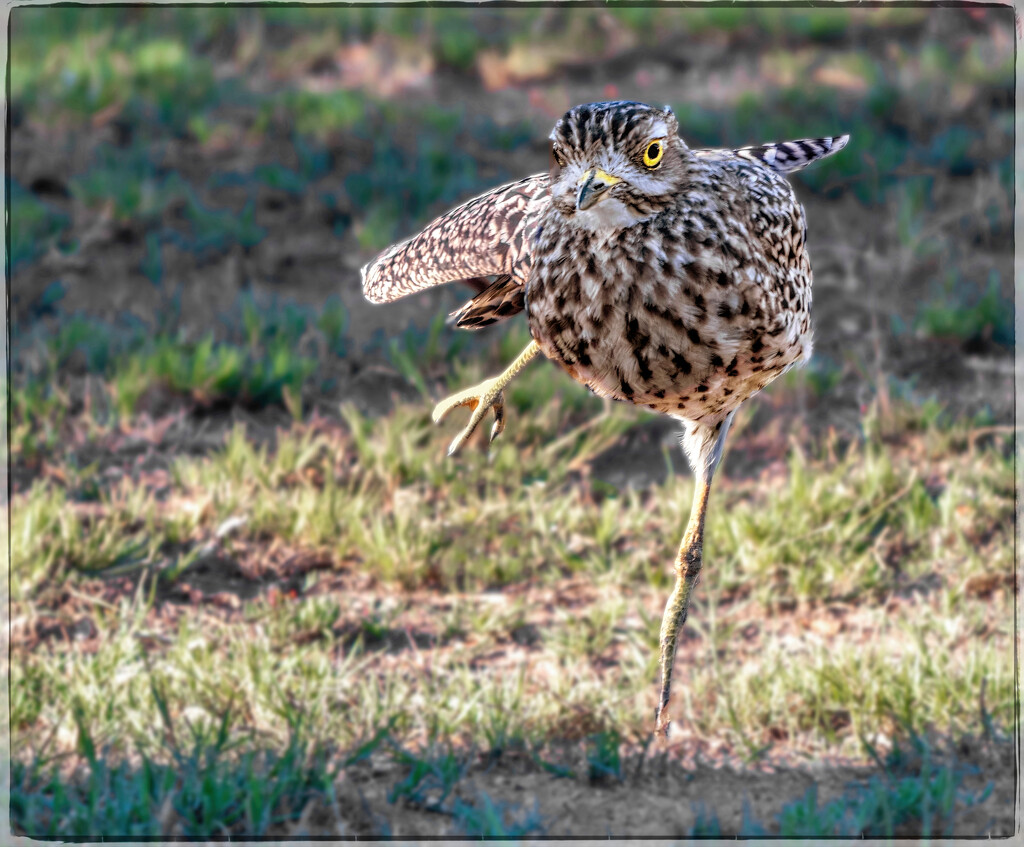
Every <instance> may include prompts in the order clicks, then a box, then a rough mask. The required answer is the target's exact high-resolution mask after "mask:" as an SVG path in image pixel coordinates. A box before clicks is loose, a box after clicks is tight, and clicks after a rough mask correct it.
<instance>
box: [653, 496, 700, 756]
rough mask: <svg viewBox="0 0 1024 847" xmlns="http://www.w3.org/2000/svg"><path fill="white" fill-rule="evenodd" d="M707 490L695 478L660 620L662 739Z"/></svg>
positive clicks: (696, 570)
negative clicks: (672, 579) (672, 583)
mask: <svg viewBox="0 0 1024 847" xmlns="http://www.w3.org/2000/svg"><path fill="white" fill-rule="evenodd" d="M710 491H711V480H710V479H709V480H704V479H700V478H698V480H697V489H696V491H694V494H693V508H692V509H691V511H690V520H689V523H687V525H686V532H685V533H684V534H683V542H682V544H680V545H679V553H678V555H677V556H676V584H675V587H674V588H673V589H672V594H671V595H670V596H669V598H668V603H666V604H665V614H664V616H663V617H662V619H661V697H660V698H659V699H658V708H657V710H656V711H655V733H656V734H657V735H660V736H662V737H667V735H668V725H669V719H668V701H669V698H670V697H671V696H672V666H673V665H674V664H675V659H676V644H677V642H678V640H679V630H681V629H682V627H683V624H684V623H686V612H687V610H688V609H689V607H690V595H691V594H692V593H693V587H694V585H696V583H697V577H698V576H700V568H701V563H702V559H703V552H704V515H705V514H706V513H707V509H708V494H709V493H710Z"/></svg>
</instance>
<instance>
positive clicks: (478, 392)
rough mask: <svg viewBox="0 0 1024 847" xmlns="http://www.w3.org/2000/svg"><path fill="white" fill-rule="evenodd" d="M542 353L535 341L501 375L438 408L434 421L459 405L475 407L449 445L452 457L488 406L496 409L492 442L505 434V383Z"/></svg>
mask: <svg viewBox="0 0 1024 847" xmlns="http://www.w3.org/2000/svg"><path fill="white" fill-rule="evenodd" d="M539 352H540V347H539V346H538V345H537V342H536V341H531V342H530V343H529V344H528V345H527V346H526V349H525V350H523V352H522V353H520V354H519V355H518V356H517V357H516V360H515V361H514V362H513V363H512V364H511V365H509V366H508V367H507V368H506V369H505V370H504V371H503V372H502V374H501V376H496V377H494V378H492V379H486V380H484V381H483V382H481V383H480V384H479V385H475V386H473V387H472V388H467V389H466V390H465V391H460V392H459V393H458V394H453V395H452V396H451V397H448V398H447V399H445V400H442V401H441V402H440V403H438V404H437V405H436V406H435V407H434V414H433V418H434V423H438V422H439V421H441V419H442V418H444V416H445V415H447V414H448V413H449V412H450V411H451V410H452V409H454V408H456V407H458V406H469V407H470V409H472V410H473V414H472V415H471V416H470V418H469V423H467V424H466V426H465V428H464V429H463V430H462V432H460V433H459V434H458V435H456V436H455V439H454V440H453V441H452V443H451V445H450V446H449V447H448V455H449V456H451V455H454V454H455V452H456V451H457V450H458V449H459V448H460V447H461V446H462V445H463V444H465V443H466V440H467V439H468V438H469V436H471V435H472V434H473V431H474V430H475V429H476V428H477V426H478V425H479V423H480V421H482V420H483V419H484V416H485V415H486V414H487V410H488V409H491V408H493V409H494V426H492V427H491V441H494V439H495V438H497V437H498V436H499V435H501V433H502V430H504V429H505V398H504V396H503V394H502V392H503V391H504V389H505V386H506V385H508V384H509V383H510V382H511V381H512V379H513V378H514V377H515V375H516V374H517V373H519V371H521V370H522V369H523V367H524V366H525V365H526V363H527V362H529V361H530V359H532V358H533V357H534V356H536V355H537V354H538V353H539Z"/></svg>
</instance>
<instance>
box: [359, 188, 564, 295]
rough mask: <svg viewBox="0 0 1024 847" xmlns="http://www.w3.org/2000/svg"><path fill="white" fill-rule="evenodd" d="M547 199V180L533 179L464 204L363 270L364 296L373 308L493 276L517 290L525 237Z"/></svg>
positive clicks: (525, 268) (524, 270) (526, 263)
mask: <svg viewBox="0 0 1024 847" xmlns="http://www.w3.org/2000/svg"><path fill="white" fill-rule="evenodd" d="M546 199H547V175H546V174H536V175H534V176H530V177H527V178H526V179H521V180H519V181H518V182H513V183H510V184H508V185H502V186H499V187H498V188H495V189H492V190H491V191H488V192H487V193H486V194H481V195H480V196H479V197H475V198H474V199H472V200H470V201H468V202H467V203H463V204H462V205H461V206H459V207H458V208H457V209H453V210H452V211H450V212H447V213H446V214H444V215H442V216H441V217H439V218H438V219H437V220H435V221H433V222H432V223H431V224H429V225H428V226H427V227H426V228H425V229H424V230H423V231H422V232H420V233H418V234H417V235H415V236H413V237H412V238H410V239H408V240H407V241H403V242H402V243H400V244H396V245H394V246H393V247H389V248H388V249H387V250H385V251H384V252H383V253H382V254H381V255H380V256H378V257H377V258H376V259H374V260H373V261H372V262H370V263H369V264H368V265H366V266H365V267H364V268H363V294H365V295H366V299H367V300H369V301H371V302H372V303H390V302H391V301H392V300H397V299H398V298H399V297H405V296H406V295H408V294H414V293H415V292H417V291H422V290H423V289H424V288H430V287H432V286H435V285H441V284H442V283H445V282H452V281H454V280H458V279H465V278H467V277H479V276H489V275H492V274H503V275H508V276H510V277H512V278H513V279H515V280H517V281H518V282H519V284H520V285H522V284H523V283H524V282H525V281H526V278H527V276H528V275H529V272H530V251H529V245H528V243H527V234H528V233H529V231H530V224H531V223H532V222H533V221H535V220H536V219H537V215H538V214H539V213H540V211H541V209H542V208H543V207H544V205H545V203H546Z"/></svg>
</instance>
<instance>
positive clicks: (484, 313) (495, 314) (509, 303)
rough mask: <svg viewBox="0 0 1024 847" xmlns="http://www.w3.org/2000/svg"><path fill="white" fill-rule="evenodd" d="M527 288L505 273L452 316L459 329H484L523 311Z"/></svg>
mask: <svg viewBox="0 0 1024 847" xmlns="http://www.w3.org/2000/svg"><path fill="white" fill-rule="evenodd" d="M524 292H525V289H524V287H523V283H522V282H521V281H518V280H516V279H515V278H513V277H511V276H509V275H508V274H503V275H502V276H499V277H498V278H497V279H496V280H495V281H494V282H493V283H491V285H490V286H489V287H487V288H485V289H484V290H483V291H481V292H480V293H479V294H477V295H476V297H474V298H473V299H472V300H470V301H469V302H468V303H465V304H463V305H462V306H460V307H459V308H458V309H456V310H455V311H454V312H452V314H451V317H452V319H453V320H454V321H455V326H457V327H459V329H482V328H483V327H485V326H490V325H491V324H493V323H497V322H498V321H500V320H503V319H505V318H509V317H512V315H515V314H518V313H519V312H521V311H523V308H524V306H525V305H526V299H525V297H524Z"/></svg>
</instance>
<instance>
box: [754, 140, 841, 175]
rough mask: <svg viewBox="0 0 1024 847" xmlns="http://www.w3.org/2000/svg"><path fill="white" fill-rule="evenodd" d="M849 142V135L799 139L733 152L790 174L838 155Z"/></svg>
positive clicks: (782, 172)
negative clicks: (835, 154)
mask: <svg viewBox="0 0 1024 847" xmlns="http://www.w3.org/2000/svg"><path fill="white" fill-rule="evenodd" d="M849 140H850V136H849V135H831V136H825V137H824V138H801V139H799V140H797V141H776V142H774V143H771V144H761V145H758V146H756V147H741V148H740V149H738V150H735V151H734V152H735V153H736V155H737V156H742V157H743V158H744V159H755V160H756V161H758V162H761V163H762V164H765V165H767V166H768V167H770V168H771V169H772V170H774V171H777V172H778V173H780V174H790V173H793V172H794V171H799V170H801V169H802V168H806V167H807V166H808V165H810V164H811V163H813V162H816V161H818V160H819V159H824V158H826V157H828V156H831V155H832V154H833V153H838V152H839V151H840V150H842V149H843V148H844V147H845V146H846V144H847V142H848V141H849Z"/></svg>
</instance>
